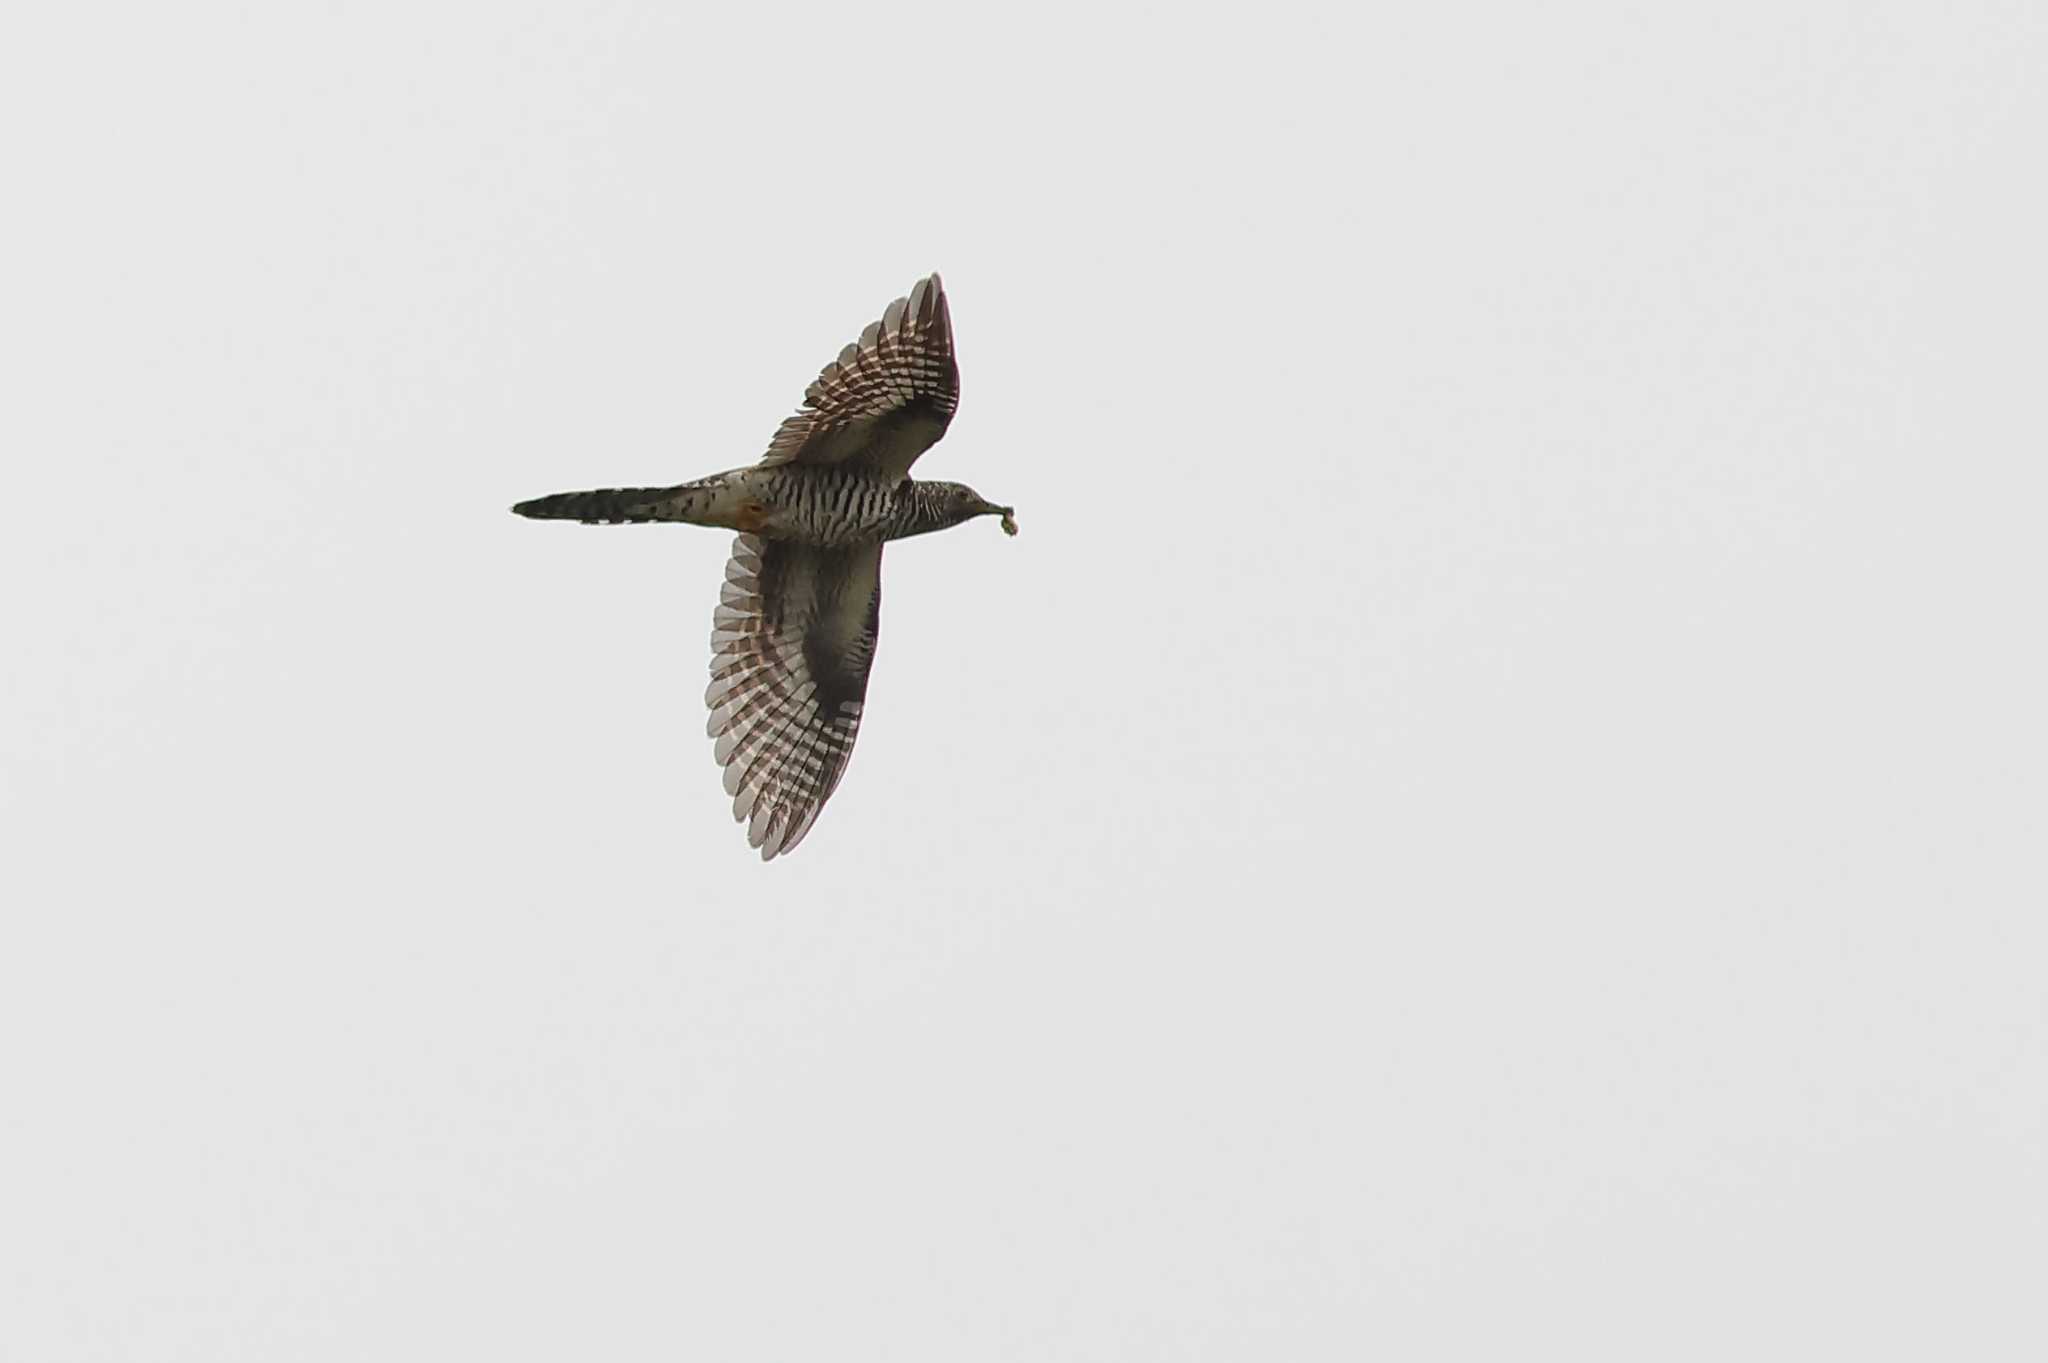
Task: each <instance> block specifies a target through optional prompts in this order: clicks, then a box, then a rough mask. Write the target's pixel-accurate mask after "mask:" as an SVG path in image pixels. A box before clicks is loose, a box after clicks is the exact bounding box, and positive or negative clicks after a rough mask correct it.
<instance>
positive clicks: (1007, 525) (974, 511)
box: [923, 483, 1017, 535]
mask: <svg viewBox="0 0 2048 1363" xmlns="http://www.w3.org/2000/svg"><path fill="white" fill-rule="evenodd" d="M923 486H925V487H926V488H929V489H930V495H931V496H932V498H933V500H934V502H935V503H936V505H937V509H938V512H939V516H940V518H941V520H942V521H943V522H944V524H946V525H958V524H960V523H961V522H962V521H969V520H973V519H974V518H975V517H976V516H1001V517H1002V518H1003V533H1004V534H1006V535H1014V534H1016V533H1017V519H1016V517H1017V510H1016V508H1015V507H1009V506H997V505H996V504H995V503H994V502H992V501H990V500H989V499H988V498H986V497H984V496H982V495H981V494H980V493H979V492H976V491H975V490H974V489H973V488H971V487H969V486H967V484H965V483H925V484H924V485H923Z"/></svg>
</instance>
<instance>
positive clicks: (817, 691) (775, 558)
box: [704, 535, 882, 861]
mask: <svg viewBox="0 0 2048 1363" xmlns="http://www.w3.org/2000/svg"><path fill="white" fill-rule="evenodd" d="M881 611H882V546H881V545H880V544H879V543H877V544H870V545H864V546H860V547H856V548H852V549H815V548H811V547H810V546H808V545H802V544H792V543H790V542H788V541H785V540H767V539H762V538H761V537H759V536H757V535H741V536H740V537H739V538H738V539H736V540H734V541H733V546H732V557H731V559H729V560H728V561H727V563H726V566H725V587H724V589H723V590H722V591H721V592H720V595H719V605H718V610H717V611H716V613H715V614H714V615H713V617H712V625H711V687H710V689H709V690H707V691H706V692H705V693H704V701H705V703H706V704H707V705H709V706H710V707H711V724H710V733H711V736H712V737H713V738H715V739H717V740H718V746H717V749H716V755H717V758H718V761H719V764H720V765H722V766H723V767H724V768H725V789H726V793H727V794H729V795H731V796H732V797H733V804H732V811H733V816H734V817H735V818H737V819H740V820H742V821H744V822H745V823H746V825H747V841H748V843H750V844H751V845H753V846H755V847H758V848H760V849H761V859H762V860H764V861H765V860H767V859H768V858H770V857H773V856H775V855H777V854H778V853H782V852H787V851H789V850H790V849H791V848H793V847H795V846H796V845H797V844H798V843H799V842H802V841H803V838H804V834H806V833H808V832H810V830H811V823H812V821H813V820H815V819H816V818H817V817H818V811H819V810H821V809H823V808H824V806H825V801H826V800H828V799H830V798H831V796H832V791H833V788H834V787H836V786H837V785H838V784H839V778H840V776H841V775H842V774H843V773H844V772H845V771H846V763H847V759H848V758H850V757H851V756H852V755H853V740H854V736H855V735H856V734H858V733H859V732H860V711H861V702H862V699H863V698H864V697H865V696H866V695H867V690H868V668H869V667H870V666H871V665H872V664H873V662H874V658H875V634H876V630H877V628H878V627H879V625H880V622H881Z"/></svg>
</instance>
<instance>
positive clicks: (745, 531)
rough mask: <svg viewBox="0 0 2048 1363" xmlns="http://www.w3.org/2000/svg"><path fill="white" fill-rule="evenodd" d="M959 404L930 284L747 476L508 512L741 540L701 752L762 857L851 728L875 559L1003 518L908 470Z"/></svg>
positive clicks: (941, 310)
mask: <svg viewBox="0 0 2048 1363" xmlns="http://www.w3.org/2000/svg"><path fill="white" fill-rule="evenodd" d="M958 400H959V372H958V369H957V368H956V366H955V364H954V359H953V336H952V322H951V318H950V316H949V314H948V312H947V308H946V297H945V293H944V291H943V289H942V288H941V286H940V284H939V277H938V276H937V275H933V276H931V277H930V278H928V279H925V280H922V281H920V282H919V283H918V285H917V287H916V288H914V289H912V290H911V292H910V295H909V296H908V297H907V298H899V299H897V300H896V301H895V302H894V303H892V304H890V305H889V309H888V311H887V312H886V313H884V314H883V317H882V320H881V321H879V322H876V323H875V324H873V325H872V326H870V327H868V329H867V330H866V331H865V332H863V333H862V334H861V338H860V340H859V341H857V342H855V343H854V344H852V345H849V346H847V347H846V349H845V350H843V351H842V352H841V353H840V356H839V358H838V359H837V360H836V361H834V362H833V363H832V364H829V365H827V366H826V367H825V370H824V372H823V373H821V374H820V375H819V376H818V379H817V381H816V382H815V383H813V384H812V385H811V386H810V388H809V389H808V390H807V391H806V392H805V394H804V407H803V409H802V410H800V411H799V412H798V413H797V414H796V415H795V416H792V417H790V418H789V419H788V420H786V421H784V422H783V423H782V427H781V429H780V430H778V431H777V432H776V435H775V439H774V441H773V442H772V443H771V444H770V445H769V447H768V453H767V455H766V456H765V457H764V458H762V460H761V461H760V462H759V463H757V464H752V465H749V466H748V467H746V468H739V469H732V470H729V471H727V472H725V473H717V474H713V475H711V476H710V477H708V478H699V479H697V480H695V481H693V482H688V483H680V484H677V485H676V486H674V487H655V488H602V489H598V490H595V491H591V492H563V493H557V494H555V495H554V496H551V497H540V498H536V499H534V500H533V501H530V502H521V503H520V504H519V505H517V506H515V507H513V508H512V509H513V510H514V511H516V512H518V513H519V514H520V515H522V516H530V517H535V518H538V519H544V520H575V521H584V522H587V523H592V524H620V523H627V522H654V521H680V522H684V523H687V524H691V525H707V526H716V527H721V528H724V529H728V530H737V531H739V532H740V534H739V538H738V539H737V540H735V541H734V543H733V550H732V557H731V559H730V560H729V561H728V562H727V564H726V572H725V578H726V580H725V587H724V589H723V592H722V593H721V596H720V604H719V606H718V609H717V611H716V612H715V613H714V615H713V618H712V635H711V645H712V659H711V686H710V689H709V690H708V691H707V692H706V693H705V700H706V702H707V703H708V704H709V705H710V707H711V724H710V732H711V736H712V737H713V738H714V739H716V740H717V746H716V748H715V749H714V753H715V755H716V757H717V759H718V761H719V763H720V764H721V765H723V766H724V767H725V784H726V790H727V792H728V793H729V794H731V795H732V796H733V812H734V814H735V816H736V817H738V818H739V819H741V820H743V821H745V822H746V824H747V838H748V841H749V842H750V843H752V844H753V845H754V846H755V847H758V848H760V849H761V855H762V856H763V858H768V857H773V856H775V855H776V854H777V853H780V852H786V851H789V850H790V849H791V848H793V847H795V846H796V844H797V843H798V842H799V841H800V840H801V839H802V838H803V837H804V835H805V834H806V833H808V832H809V831H810V827H811V823H812V821H813V820H815V819H816V818H817V816H818V811H819V810H820V809H821V808H823V806H824V803H825V801H826V800H827V799H828V798H829V797H830V796H831V794H832V791H833V789H834V788H835V787H836V786H837V785H838V783H839V778H840V776H841V775H842V774H843V773H844V771H845V769H846V762H847V759H848V757H849V756H850V755H851V754H852V751H853V741H854V737H855V735H856V733H857V732H858V731H859V728H860V715H861V707H862V705H863V703H864V700H865V697H866V695H867V678H868V669H869V667H870V666H871V665H872V664H873V661H874V650H875V638H876V632H877V629H878V627H879V623H880V611H881V592H882V587H881V569H882V546H883V544H885V543H886V542H888V541H889V540H894V539H903V538H905V537H907V536H910V535H921V534H926V533H928V532H930V531H933V530H943V529H946V528H948V527H949V526H954V525H958V524H960V523H961V522H963V521H966V520H969V519H972V518H973V517H975V516H983V515H1000V516H1001V517H1002V521H1003V529H1004V530H1006V531H1008V532H1009V533H1010V534H1013V535H1014V534H1015V533H1016V532H1017V528H1016V523H1015V522H1014V521H1013V520H1012V519H1011V517H1012V514H1013V513H1012V512H1011V510H1010V508H1008V507H1002V506H996V505H994V504H993V503H991V502H988V501H986V500H984V499H983V498H982V497H981V495H980V494H979V493H977V492H975V491H974V490H973V489H972V488H969V487H966V486H965V485H963V484H960V483H944V482H933V481H919V480H916V479H912V478H911V477H910V476H909V473H910V466H911V464H912V463H913V462H915V460H916V459H917V457H918V455H920V454H922V453H923V452H924V451H925V450H926V449H929V448H930V447H931V446H932V445H933V444H935V443H937V441H938V439H939V437H940V436H942V435H944V434H945V430H946V426H947V424H948V423H949V422H950V421H951V420H952V416H953V409H954V407H955V405H956V404H957V403H958Z"/></svg>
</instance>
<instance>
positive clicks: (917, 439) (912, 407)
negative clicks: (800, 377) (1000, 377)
mask: <svg viewBox="0 0 2048 1363" xmlns="http://www.w3.org/2000/svg"><path fill="white" fill-rule="evenodd" d="M959 403H960V369H959V366H958V365H956V364H955V363H954V362H953V319H952V318H951V316H950V315H948V313H947V311H946V291H945V289H944V287H943V286H941V285H940V283H939V277H938V276H937V275H932V276H930V277H929V278H926V279H921V280H919V281H918V282H917V285H916V287H914V288H913V289H911V291H910V296H909V297H907V298H899V299H897V300H896V301H895V302H893V303H891V304H890V305H889V307H888V310H887V311H886V312H884V313H883V314H882V320H881V321H879V322H875V323H872V324H870V325H869V327H868V329H867V330H866V331H863V332H862V333H861V334H860V339H859V340H858V341H855V342H854V343H853V344H852V345H850V346H848V347H846V349H844V350H842V351H840V352H839V358H838V359H836V360H834V361H833V362H832V363H830V364H828V365H826V366H825V369H824V372H822V373H820V374H819V375H818V378H817V381H816V382H815V383H813V384H812V385H811V386H810V387H809V388H807V389H805V390H804V405H803V409H802V410H801V411H799V412H798V413H797V414H796V415H795V416H793V417H790V418H789V419H788V420H786V421H784V422H783V423H782V426H781V428H780V429H779V430H777V431H776V432H775V439H774V440H773V441H771V442H769V445H768V453H767V454H765V455H763V456H762V458H761V462H762V463H763V464H788V463H799V464H844V463H849V462H851V463H855V464H858V465H861V466H864V467H865V468H867V469H868V470H869V471H871V472H873V473H874V474H876V475H877V476H878V477H882V478H885V479H887V480H888V481H889V482H891V483H895V482H899V481H901V480H902V479H903V478H904V477H905V476H906V475H907V474H908V473H909V472H910V466H911V464H913V463H915V462H916V460H917V456H919V455H920V454H923V453H924V452H925V451H926V450H928V449H930V448H931V447H932V446H933V445H935V444H937V443H938V440H939V437H940V436H942V435H944V434H945V433H946V426H947V423H949V422H951V421H952V419H953V409H954V408H955V407H957V406H958V405H959Z"/></svg>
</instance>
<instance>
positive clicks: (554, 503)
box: [512, 487, 684, 525]
mask: <svg viewBox="0 0 2048 1363" xmlns="http://www.w3.org/2000/svg"><path fill="white" fill-rule="evenodd" d="M680 491H682V489H681V488H673V487H601V488H596V489H594V490H592V491H589V492H557V493H555V494H554V495H553V496H551V497H535V498H534V499H533V500H532V501H530V502H521V503H519V504H518V505H517V506H515V507H513V508H512V510H513V511H514V512H515V513H517V514H518V515H521V516H527V517H530V518H532V519H533V520H537V521H582V522H583V523H584V524H585V525H624V524H627V523H629V522H634V521H675V520H682V519H684V517H683V515H681V514H680V513H681V512H682V511H683V510H684V508H683V507H682V506H681V505H680V500H679V498H678V497H677V493H679V492H680Z"/></svg>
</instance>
